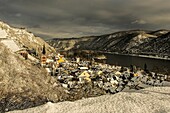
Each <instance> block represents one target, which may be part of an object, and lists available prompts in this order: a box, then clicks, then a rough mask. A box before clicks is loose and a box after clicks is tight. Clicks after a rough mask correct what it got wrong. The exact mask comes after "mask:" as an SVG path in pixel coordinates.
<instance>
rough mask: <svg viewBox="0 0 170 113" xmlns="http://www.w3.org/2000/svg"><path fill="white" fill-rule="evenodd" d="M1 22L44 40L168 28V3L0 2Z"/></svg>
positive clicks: (163, 0)
mask: <svg viewBox="0 0 170 113" xmlns="http://www.w3.org/2000/svg"><path fill="white" fill-rule="evenodd" d="M0 12H1V15H0V19H1V20H4V21H6V22H8V23H9V24H12V25H16V26H22V27H27V29H29V30H31V31H32V32H34V33H36V34H39V35H41V36H45V37H76V36H77V37H79V36H83V35H100V34H107V33H112V32H114V31H118V30H127V29H159V28H165V29H168V28H170V25H169V22H170V20H169V18H170V14H169V12H170V1H169V0H149V1H148V0H142V1H139V0H138V1H136V0H126V1H125V0H15V1H14V0H0Z"/></svg>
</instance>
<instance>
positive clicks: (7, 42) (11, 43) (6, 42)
mask: <svg viewBox="0 0 170 113" xmlns="http://www.w3.org/2000/svg"><path fill="white" fill-rule="evenodd" d="M1 42H2V43H3V44H4V45H5V46H7V48H9V49H10V50H11V51H12V52H17V51H19V50H22V49H21V48H20V47H19V46H18V45H17V44H16V43H15V42H14V41H13V40H2V41H1Z"/></svg>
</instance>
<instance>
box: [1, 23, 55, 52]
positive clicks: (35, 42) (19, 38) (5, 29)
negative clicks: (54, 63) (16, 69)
mask: <svg viewBox="0 0 170 113" xmlns="http://www.w3.org/2000/svg"><path fill="white" fill-rule="evenodd" d="M4 36H5V37H4ZM1 38H5V39H12V40H14V41H15V42H16V43H17V45H18V46H20V47H21V48H26V49H27V50H36V52H37V54H38V55H40V54H41V50H42V47H43V45H46V49H47V52H54V48H53V47H51V46H49V44H47V43H46V42H45V41H44V40H42V39H41V38H39V37H36V36H34V34H32V33H30V32H28V31H27V30H26V29H24V28H20V29H19V28H14V27H11V26H9V25H8V24H6V23H4V22H1V21H0V39H1Z"/></svg>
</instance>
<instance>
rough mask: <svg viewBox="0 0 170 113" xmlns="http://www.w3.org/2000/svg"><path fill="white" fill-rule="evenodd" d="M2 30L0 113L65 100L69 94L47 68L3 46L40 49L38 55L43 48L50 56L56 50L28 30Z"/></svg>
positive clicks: (8, 28)
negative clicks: (14, 43)
mask: <svg viewBox="0 0 170 113" xmlns="http://www.w3.org/2000/svg"><path fill="white" fill-rule="evenodd" d="M0 26H1V27H0V113H2V112H4V111H10V110H14V109H24V108H29V107H33V106H37V105H41V104H44V103H46V102H47V101H53V102H58V101H63V100H65V98H67V94H66V93H65V92H64V90H63V88H62V87H61V86H60V84H59V83H58V82H57V80H55V79H54V78H52V77H51V76H49V74H48V73H47V72H46V71H45V69H44V68H42V67H41V66H40V65H34V63H33V62H32V61H31V60H25V59H23V57H22V56H21V55H19V54H17V53H15V52H13V51H11V48H10V49H9V48H8V46H11V47H13V48H15V46H13V45H10V44H11V43H9V44H8V46H7V45H4V43H2V42H3V41H4V40H11V42H12V41H14V42H16V44H17V45H18V46H19V47H20V48H26V49H27V50H32V49H35V50H37V49H40V51H37V52H38V54H39V55H40V54H41V48H42V46H43V45H44V44H45V45H46V47H47V52H51V51H53V50H54V49H53V47H51V46H49V45H48V44H47V43H46V42H45V41H43V40H42V39H40V38H38V37H35V36H34V35H33V34H31V33H28V32H27V31H26V30H23V29H17V28H11V27H10V26H8V25H7V24H5V23H3V22H0ZM8 42H9V41H8ZM18 46H16V48H17V47H18Z"/></svg>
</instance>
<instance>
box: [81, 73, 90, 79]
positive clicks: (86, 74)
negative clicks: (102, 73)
mask: <svg viewBox="0 0 170 113" xmlns="http://www.w3.org/2000/svg"><path fill="white" fill-rule="evenodd" d="M79 77H84V78H86V77H88V78H89V77H90V74H89V73H88V72H87V71H84V72H83V73H82V74H81V75H79Z"/></svg>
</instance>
